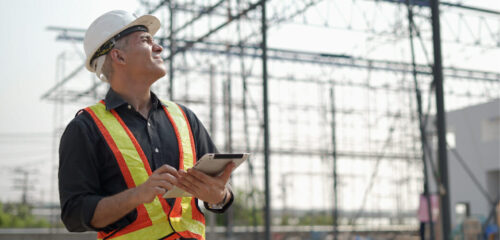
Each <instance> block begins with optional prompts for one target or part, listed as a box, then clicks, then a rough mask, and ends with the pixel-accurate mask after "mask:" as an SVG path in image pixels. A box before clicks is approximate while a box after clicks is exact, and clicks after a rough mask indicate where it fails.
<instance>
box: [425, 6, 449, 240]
mask: <svg viewBox="0 0 500 240" xmlns="http://www.w3.org/2000/svg"><path fill="white" fill-rule="evenodd" d="M431 13H432V42H433V45H434V66H433V71H432V72H433V75H434V84H435V86H436V109H437V132H438V163H439V173H440V176H441V183H442V186H443V188H444V191H442V192H440V195H441V201H440V203H441V219H442V221H443V222H442V226H443V239H444V240H448V239H450V237H449V236H450V230H451V226H450V225H451V224H450V191H449V187H448V186H449V184H448V156H447V151H448V150H447V149H446V112H445V105H444V93H443V65H442V60H441V30H440V25H439V24H440V23H439V0H431ZM429 207H431V206H429ZM429 217H432V216H429Z"/></svg>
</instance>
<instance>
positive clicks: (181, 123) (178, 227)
mask: <svg viewBox="0 0 500 240" xmlns="http://www.w3.org/2000/svg"><path fill="white" fill-rule="evenodd" d="M162 102H163V103H164V104H165V105H167V110H168V112H169V113H170V116H171V117H172V120H173V121H174V123H173V124H175V125H176V126H177V130H178V131H179V135H180V136H179V137H180V138H181V144H182V153H183V154H184V158H183V163H184V164H183V166H184V169H185V170H187V169H190V168H192V167H193V165H194V161H195V159H194V158H193V157H194V153H193V150H194V149H193V148H192V145H191V134H190V133H189V131H190V128H189V127H188V122H187V119H186V118H185V117H184V114H183V112H182V109H181V107H180V106H179V105H177V104H176V103H174V102H170V101H162ZM193 141H194V139H193ZM191 199H192V198H191V197H183V198H182V201H181V208H182V214H181V217H175V218H174V217H171V218H170V222H171V223H172V226H173V227H174V229H175V231H176V232H184V231H190V232H192V233H195V234H198V235H201V236H203V239H205V224H203V223H201V222H199V221H197V220H194V219H193V215H192V213H193V212H192V211H194V209H192V207H191Z"/></svg>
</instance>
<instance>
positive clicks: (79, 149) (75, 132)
mask: <svg viewBox="0 0 500 240" xmlns="http://www.w3.org/2000/svg"><path fill="white" fill-rule="evenodd" d="M84 114H86V113H82V114H79V116H77V117H76V118H75V119H73V121H71V122H70V123H69V125H68V126H67V127H66V130H65V131H64V133H63V135H62V137H61V142H60V146H59V173H58V176H59V197H60V202H61V220H62V221H63V223H64V225H65V226H66V228H67V229H68V231H71V232H84V231H105V232H109V231H112V230H114V229H117V228H121V227H124V226H126V225H128V224H129V223H131V222H132V221H133V220H135V218H136V216H137V213H136V211H133V212H132V213H131V214H128V215H127V216H125V217H124V218H122V219H120V220H118V221H117V222H115V223H113V224H111V225H109V226H107V227H104V228H100V229H98V228H94V227H93V226H91V224H90V221H91V220H92V217H93V216H94V211H95V209H96V207H97V203H98V202H99V201H100V200H101V199H102V198H104V197H105V194H104V193H103V190H102V188H101V182H100V178H99V166H100V165H99V161H98V155H97V151H98V149H97V145H98V144H99V135H98V134H96V133H93V134H92V133H91V129H92V128H93V126H91V124H93V122H91V120H89V121H85V116H81V115H84ZM134 214H135V215H134Z"/></svg>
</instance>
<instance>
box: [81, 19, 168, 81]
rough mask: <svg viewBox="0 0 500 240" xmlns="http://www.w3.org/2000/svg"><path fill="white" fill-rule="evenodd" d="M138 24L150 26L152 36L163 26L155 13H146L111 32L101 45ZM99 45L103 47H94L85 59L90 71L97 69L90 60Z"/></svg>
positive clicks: (149, 30)
mask: <svg viewBox="0 0 500 240" xmlns="http://www.w3.org/2000/svg"><path fill="white" fill-rule="evenodd" d="M137 25H144V26H146V27H147V28H148V32H149V34H151V36H154V35H155V34H156V32H158V30H159V29H160V27H161V23H160V20H158V18H156V17H155V16H153V15H144V16H141V17H139V18H137V19H135V20H134V21H132V22H131V23H129V24H127V25H126V26H123V27H122V28H120V29H118V30H117V31H116V32H115V33H113V34H111V35H110V37H109V38H107V39H106V40H105V41H104V42H102V43H101V45H102V44H104V43H105V42H107V41H109V40H110V39H111V38H113V37H114V36H116V35H117V34H118V33H120V32H121V31H123V30H125V29H127V28H129V27H132V26H137ZM99 47H101V46H100V45H99V46H97V47H96V48H95V49H93V50H92V54H91V55H89V56H87V59H86V60H85V67H86V68H87V70H89V71H90V72H95V69H94V68H93V67H92V66H91V65H90V60H91V59H92V56H93V55H94V54H95V52H96V51H97V49H99Z"/></svg>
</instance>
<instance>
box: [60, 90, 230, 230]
mask: <svg viewBox="0 0 500 240" xmlns="http://www.w3.org/2000/svg"><path fill="white" fill-rule="evenodd" d="M104 101H105V103H106V110H111V109H115V110H116V112H117V113H118V115H120V117H121V118H122V119H123V121H124V122H125V124H126V125H127V127H128V128H129V129H130V131H131V132H132V134H133V135H134V137H135V138H136V139H137V141H138V142H139V145H140V146H141V148H142V150H143V151H144V154H145V155H146V157H147V159H148V161H149V165H150V166H151V170H152V171H154V170H155V169H157V168H159V167H160V166H162V165H163V164H168V165H170V166H173V167H175V168H176V169H179V147H178V143H177V137H176V135H175V132H174V129H173V127H172V124H171V123H170V121H169V119H168V117H167V116H166V114H165V112H164V110H163V108H162V105H163V103H162V102H161V101H160V100H159V99H158V98H157V97H156V95H154V94H153V93H151V101H152V107H151V110H150V111H149V114H148V116H147V118H144V117H143V116H142V115H141V114H140V113H138V112H137V111H136V110H135V109H134V108H133V107H131V106H130V105H129V104H128V103H127V102H126V101H125V100H123V98H121V97H120V96H119V95H118V94H117V93H116V92H114V91H113V90H112V89H110V90H109V91H108V93H107V95H106V98H105V100H104ZM181 108H182V110H183V111H184V112H185V113H186V116H187V119H188V121H189V123H190V125H191V131H192V133H193V138H194V141H195V148H196V156H197V158H200V157H202V156H203V155H204V154H205V153H213V152H217V149H216V147H215V145H214V143H213V142H212V140H211V139H210V136H209V135H208V133H207V131H206V129H205V128H204V127H203V125H202V123H201V122H200V120H198V118H197V117H196V115H195V114H194V113H193V112H192V111H191V110H189V109H188V108H186V107H184V106H181ZM126 189H127V185H126V183H125V180H124V178H123V176H122V173H121V171H120V168H119V166H118V163H117V161H116V159H115V157H114V154H113V153H112V151H111V149H110V148H109V146H108V144H107V143H106V141H105V140H104V138H103V136H102V134H101V132H100V131H99V129H98V127H97V126H96V125H95V123H94V121H93V119H92V118H91V116H90V115H89V114H88V113H87V112H86V111H80V112H79V113H78V114H77V115H76V117H75V118H74V119H73V120H72V121H71V122H70V123H69V124H68V126H67V127H66V130H65V131H64V134H63V136H62V138H61V143H60V148H59V195H60V201H61V219H62V221H63V223H64V225H65V226H66V228H67V229H68V230H69V231H77V232H82V231H88V230H94V231H105V232H109V231H112V230H115V229H119V228H123V227H125V226H127V225H128V224H130V223H132V222H133V221H134V220H135V219H136V217H137V211H136V210H133V211H132V212H130V213H129V214H127V215H126V216H125V217H123V218H122V219H120V220H118V221H117V222H115V223H113V224H111V225H109V226H107V227H105V228H102V229H96V228H94V227H92V226H91V225H90V221H91V220H92V217H93V215H94V211H95V208H96V206H97V203H98V202H99V200H101V199H102V198H104V197H107V196H111V195H114V194H117V193H119V192H122V191H124V190H126ZM167 200H168V202H169V204H170V205H172V203H173V200H174V199H167ZM231 202H232V199H231V201H230V202H229V203H228V204H227V205H226V206H225V207H224V209H223V210H211V211H214V212H223V211H224V210H225V209H227V207H229V205H230V204H231ZM205 205H206V204H205ZM209 210H210V209H209Z"/></svg>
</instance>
